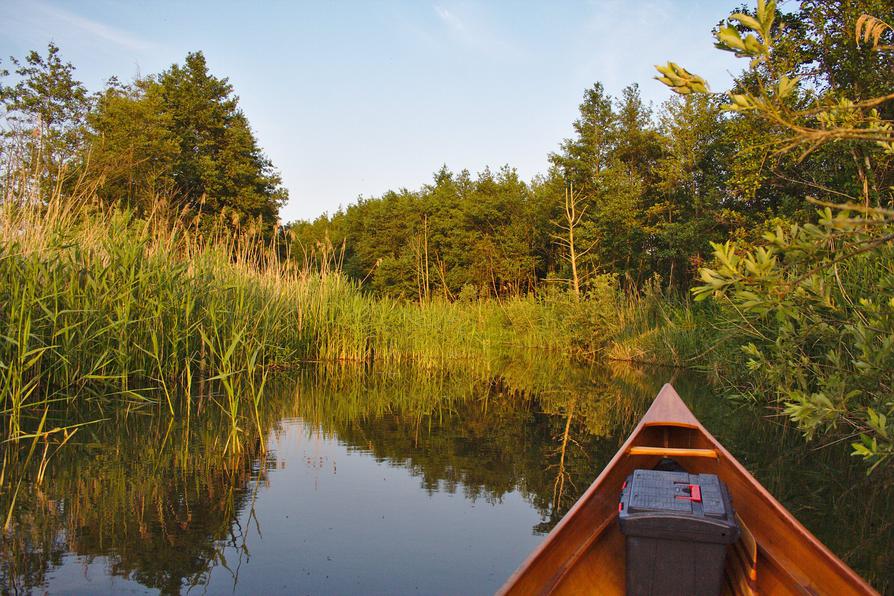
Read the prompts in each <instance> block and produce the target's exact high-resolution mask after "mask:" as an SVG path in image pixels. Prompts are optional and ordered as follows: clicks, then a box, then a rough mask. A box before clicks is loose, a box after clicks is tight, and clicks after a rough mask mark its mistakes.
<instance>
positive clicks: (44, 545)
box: [0, 362, 894, 594]
mask: <svg viewBox="0 0 894 596" xmlns="http://www.w3.org/2000/svg"><path fill="white" fill-rule="evenodd" d="M669 375H670V373H669V372H668V371H659V372H657V373H652V374H646V373H645V372H643V371H635V370H630V369H623V368H616V369H607V368H582V367H571V366H567V365H565V366H556V365H547V364H545V363H543V362H533V363H531V362H528V363H521V364H519V363H508V364H506V365H505V366H503V367H499V368H488V369H487V370H484V371H464V372H463V373H452V374H437V375H435V374H432V373H431V372H423V371H415V372H414V371H408V370H368V369H367V370H359V369H349V370H345V369H341V370H336V371H332V370H323V369H313V370H306V371H303V373H301V374H298V375H293V376H292V377H291V378H289V379H281V380H280V383H279V386H278V387H277V388H276V390H275V391H274V392H273V393H272V394H271V396H270V398H269V400H268V404H267V409H266V410H265V411H264V412H263V416H262V421H261V425H260V428H257V426H256V425H254V424H250V423H249V421H246V424H245V425H244V427H243V433H242V441H241V451H240V452H239V453H237V454H232V453H231V454H227V450H226V441H227V439H228V436H227V431H226V427H225V425H224V424H222V422H221V420H219V419H218V418H217V417H216V416H215V408H216V406H215V405H214V402H213V401H212V400H211V399H209V400H208V401H207V403H206V404H204V407H205V408H207V409H206V413H205V415H203V416H200V417H197V418H196V419H194V420H192V421H190V422H189V423H188V424H187V422H186V421H183V420H177V421H173V422H172V421H170V419H169V418H167V417H166V416H159V415H158V414H157V413H156V412H154V411H140V410H136V411H133V410H132V411H129V412H127V413H124V412H119V413H114V414H110V413H108V412H106V413H105V416H106V417H110V418H112V420H110V421H106V422H105V423H102V424H96V425H93V426H91V427H89V430H86V431H84V432H81V433H79V434H78V435H77V436H76V440H75V441H73V443H72V444H70V445H67V446H66V448H65V449H63V450H61V451H60V452H59V453H58V454H56V455H55V456H54V457H53V458H52V459H51V460H50V463H49V465H48V467H47V472H46V477H45V479H44V481H43V482H42V483H40V484H39V485H38V484H36V483H33V481H32V482H30V483H29V484H28V485H27V487H26V488H25V489H23V492H21V493H20V496H19V502H18V503H17V507H16V510H15V515H14V520H13V526H12V530H11V531H10V532H7V533H6V534H5V535H4V536H3V543H2V551H0V557H2V558H0V588H2V590H3V591H4V592H37V593H43V592H44V591H49V592H51V593H83V594H92V593H103V592H121V593H158V592H162V593H181V592H182V593H185V592H192V593H201V594H206V593H209V594H220V593H233V592H236V593H264V592H266V593H295V594H300V593H307V594H351V593H420V594H433V593H445V594H447V593H449V594H479V593H480V594H486V593H492V592H493V591H494V590H495V589H497V588H498V587H499V586H500V585H501V584H502V582H503V581H505V579H506V578H507V577H508V576H509V574H511V573H512V571H513V570H514V569H515V568H516V567H517V566H518V564H519V563H520V562H521V561H522V560H523V559H524V557H525V556H526V555H527V553H529V552H530V551H531V550H532V549H533V548H534V547H535V546H536V545H537V544H538V543H539V542H540V541H541V540H542V539H543V537H544V535H545V533H546V532H548V531H549V529H550V528H551V527H552V526H553V525H554V524H555V523H556V522H557V521H558V519H560V518H561V516H562V515H563V514H564V512H565V511H567V509H568V507H570V505H571V504H572V503H573V502H574V501H575V500H576V499H577V497H578V496H579V495H580V494H581V493H582V492H583V490H585V489H586V487H587V485H588V484H589V483H590V482H592V480H593V479H594V478H595V476H596V475H597V474H598V472H599V470H600V469H601V468H602V467H603V466H604V465H605V463H607V461H608V460H609V459H610V458H611V456H612V455H613V454H614V453H615V451H616V450H617V448H618V447H619V446H620V444H621V442H623V440H624V438H625V437H626V435H627V434H628V433H629V431H630V430H631V428H632V426H633V425H634V424H635V422H636V421H637V420H638V418H639V416H641V415H642V413H643V412H644V411H645V408H646V407H647V405H648V403H649V401H650V399H651V397H653V396H654V394H655V393H656V392H657V390H658V388H660V385H661V384H662V383H663V382H665V381H667V380H669ZM675 383H676V386H677V388H678V390H679V391H680V393H681V394H682V395H683V396H684V398H687V401H688V402H689V403H690V405H691V407H692V408H693V410H694V411H695V413H696V415H697V416H699V417H700V418H701V419H702V420H703V422H704V423H705V424H706V425H707V426H708V427H709V428H710V429H711V430H712V431H714V432H715V434H716V435H717V436H718V437H719V438H720V439H721V441H723V442H724V443H725V444H726V445H727V447H728V448H730V450H731V451H732V452H733V453H735V454H736V455H737V456H739V457H740V459H741V460H742V461H743V463H745V464H746V466H748V467H749V468H750V469H751V470H752V471H753V472H754V473H755V474H756V475H757V477H758V478H759V479H760V480H761V481H762V482H763V483H765V485H766V486H767V487H768V488H770V490H771V491H773V492H774V493H775V494H776V495H777V496H778V497H779V498H780V499H781V500H782V501H783V502H784V503H785V504H786V505H787V506H789V507H790V508H791V509H792V510H793V511H794V512H795V514H796V515H797V516H798V517H799V518H800V519H801V520H802V521H803V522H804V523H805V524H806V525H808V527H810V528H811V529H812V530H813V531H814V532H815V533H817V534H818V535H819V536H820V538H821V539H823V540H824V541H826V542H827V543H828V544H829V545H830V547H832V548H833V550H835V551H836V552H837V553H838V554H839V555H841V556H843V557H845V558H846V559H847V560H848V561H849V562H850V563H851V564H852V565H854V566H855V567H857V568H858V569H859V570H860V571H861V573H863V574H864V575H866V576H867V577H869V578H870V579H871V580H872V581H873V582H874V583H875V584H876V585H877V586H878V587H879V588H880V589H882V590H889V589H891V587H892V586H891V576H892V574H894V559H892V554H891V552H890V548H889V545H890V543H891V540H892V539H894V530H892V522H894V507H892V505H894V497H892V491H891V490H889V489H884V488H882V487H880V486H879V483H878V482H877V481H874V480H873V479H871V478H870V479H867V478H866V477H865V474H864V471H863V469H862V468H861V467H860V466H859V465H854V464H855V462H854V461H852V460H851V459H850V458H848V457H847V453H846V450H843V449H839V450H835V449H822V450H817V449H816V446H810V445H805V444H804V443H803V441H802V440H801V439H800V438H799V437H797V436H796V435H794V434H792V433H790V432H787V431H785V430H784V429H783V428H781V427H780V426H779V425H777V424H774V423H773V422H772V421H768V420H766V419H763V418H761V416H760V415H759V414H761V413H760V412H755V411H752V410H751V409H749V408H746V407H737V406H735V405H733V404H730V403H729V402H726V401H722V400H719V399H717V398H716V397H715V396H712V395H709V394H708V393H706V390H705V387H704V385H705V384H704V381H703V379H700V378H698V377H689V378H686V377H680V378H676V379H675ZM563 445H565V447H564V449H563ZM833 469H834V470H836V472H835V473H834V474H833V473H832V472H831V470H833ZM31 480H33V479H31ZM854 502H859V503H860V504H861V506H860V508H859V509H855V508H854V506H853V505H854Z"/></svg>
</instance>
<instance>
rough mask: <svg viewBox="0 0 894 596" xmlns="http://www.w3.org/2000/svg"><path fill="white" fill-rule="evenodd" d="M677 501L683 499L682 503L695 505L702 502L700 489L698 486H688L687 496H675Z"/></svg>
mask: <svg viewBox="0 0 894 596" xmlns="http://www.w3.org/2000/svg"><path fill="white" fill-rule="evenodd" d="M677 498H678V499H683V500H684V501H695V502H696V503H701V502H702V487H700V486H699V485H698V484H690V485H689V496H688V497H684V496H683V495H677Z"/></svg>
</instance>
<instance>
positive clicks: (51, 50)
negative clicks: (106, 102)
mask: <svg viewBox="0 0 894 596" xmlns="http://www.w3.org/2000/svg"><path fill="white" fill-rule="evenodd" d="M10 62H11V63H12V64H13V66H14V67H15V74H16V76H17V77H18V80H17V82H16V83H15V84H14V85H12V86H8V85H7V86H4V87H2V88H0V102H2V104H3V108H4V110H5V112H6V120H7V122H8V123H9V125H10V130H9V131H7V133H6V136H7V139H8V141H11V142H12V143H13V144H14V145H16V146H17V147H16V148H17V151H18V153H19V155H18V160H17V161H19V163H20V164H21V165H22V166H24V168H26V170H28V171H31V173H32V175H33V176H34V179H36V180H38V181H39V182H40V183H41V184H42V185H43V186H44V187H51V186H53V184H54V182H55V181H54V180H50V179H49V176H50V174H53V175H62V174H63V172H64V170H65V169H66V167H68V166H69V165H70V164H71V162H72V161H73V160H74V159H75V157H76V156H77V155H78V152H79V150H80V148H81V147H82V144H83V143H82V141H83V134H84V116H85V115H86V113H87V111H88V109H89V108H90V99H89V97H88V95H87V89H86V88H85V87H84V85H83V84H82V83H81V82H80V81H78V80H77V79H75V78H74V70H75V69H74V66H72V65H71V63H70V62H63V61H62V58H61V56H60V55H59V47H58V46H56V45H55V44H53V43H50V44H48V45H47V54H46V56H41V55H40V54H39V53H38V52H36V51H31V52H30V53H29V54H28V55H27V56H26V57H25V59H24V60H23V61H21V60H18V59H17V58H14V57H10Z"/></svg>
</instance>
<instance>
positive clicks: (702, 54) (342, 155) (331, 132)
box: [0, 0, 744, 221]
mask: <svg viewBox="0 0 894 596" xmlns="http://www.w3.org/2000/svg"><path fill="white" fill-rule="evenodd" d="M740 4H741V2H740V1H738V0H736V1H727V0H713V1H709V0H704V1H697V0H643V1H634V0H628V1H616V0H604V1H603V0H593V1H590V2H546V1H542V2H524V1H517V2H465V1H452V0H438V1H436V2H332V1H324V0H318V1H316V2H286V1H270V2H260V1H258V2H227V1H220V0H219V1H191V2H146V1H130V2H123V1H122V2H116V1H112V0H84V1H80V2H63V1H51V0H29V1H27V2H19V1H12V0H0V21H2V22H3V23H4V27H3V29H4V35H3V37H2V39H0V56H3V57H4V63H6V60H5V57H7V56H9V55H13V56H19V57H20V56H23V55H24V54H25V52H26V51H28V50H30V49H42V50H44V49H45V48H46V44H47V42H49V41H51V40H52V41H54V42H55V43H56V44H57V45H59V46H60V48H61V50H62V54H63V57H64V58H65V59H66V60H68V61H71V62H72V63H73V64H74V65H75V66H76V67H77V74H78V76H79V78H80V79H81V80H82V81H84V83H85V84H86V85H87V86H88V87H89V88H90V89H91V90H97V89H99V88H100V87H101V86H102V83H103V82H104V81H105V80H106V79H108V78H109V77H110V76H112V75H117V76H118V77H119V78H121V79H130V78H132V77H134V76H136V75H140V74H143V75H145V74H150V73H156V72H159V71H160V70H163V69H164V68H167V67H168V66H169V65H170V64H172V63H173V62H182V60H183V58H184V56H185V55H186V53H187V52H189V51H194V50H202V51H203V52H204V53H205V56H206V58H207V59H208V63H209V66H210V68H211V70H212V72H213V73H214V74H215V75H218V76H226V77H229V79H230V81H231V83H232V84H233V85H234V87H235V89H236V93H237V94H238V95H239V96H240V101H241V106H242V108H243V110H244V111H245V113H246V115H247V116H248V119H249V121H250V122H251V124H252V126H253V128H254V130H255V132H256V134H257V136H258V139H259V140H260V143H261V145H262V146H263V148H264V150H265V151H266V152H267V154H268V155H269V156H270V158H271V159H272V160H273V162H274V164H275V165H276V166H277V168H279V170H280V171H281V172H282V175H283V180H284V183H285V185H286V187H287V188H288V189H289V192H290V193H291V199H290V201H289V204H288V205H287V206H286V207H285V208H284V210H283V211H282V217H283V219H284V220H285V221H289V220H293V219H308V218H314V217H316V216H318V215H320V214H321V213H324V212H329V213H331V212H333V211H335V210H336V209H338V207H339V206H340V205H347V204H348V203H351V202H353V201H354V200H356V198H357V197H358V196H359V195H363V196H375V195H379V194H381V193H383V192H384V191H386V190H388V189H397V188H401V187H406V188H417V187H419V186H421V185H422V184H425V183H427V182H429V181H430V180H431V177H432V173H433V172H434V171H435V170H437V169H438V168H440V166H441V165H442V164H445V163H446V164H447V166H448V167H449V168H451V169H453V170H461V169H463V168H467V169H469V170H470V171H472V172H473V173H474V172H477V171H479V170H481V169H482V168H484V167H485V166H487V165H490V166H491V167H499V166H501V165H503V164H506V163H508V164H510V165H512V166H514V167H516V168H517V169H518V172H519V174H520V175H521V176H522V177H523V178H525V179H530V178H531V177H533V176H534V175H535V174H537V173H539V172H543V171H545V169H546V166H547V154H548V153H549V152H550V151H553V150H555V149H556V147H557V146H558V144H559V143H560V142H561V140H562V139H563V138H565V137H567V136H569V135H570V134H571V123H572V121H573V120H574V119H575V117H576V116H577V106H578V104H579V103H580V100H581V97H582V95H583V91H584V89H585V88H587V87H589V86H591V85H592V84H593V83H594V82H596V81H601V82H602V83H603V84H604V85H605V87H606V89H607V90H608V92H609V93H611V94H613V95H615V94H618V93H619V92H620V90H621V89H622V88H623V87H624V86H626V85H627V84H629V83H632V82H638V83H639V84H640V88H641V92H642V95H643V96H644V98H646V99H647V100H650V101H652V102H654V103H655V104H656V106H657V104H659V103H660V102H661V101H664V100H665V99H666V98H667V97H668V95H669V93H668V92H667V91H666V90H665V89H664V87H663V86H662V85H661V84H659V83H658V82H657V81H655V80H654V79H653V78H652V77H653V76H654V70H653V66H654V65H655V64H660V63H661V64H663V63H664V62H666V61H667V60H669V59H670V60H674V61H675V62H678V63H681V64H683V65H685V66H686V67H687V68H689V69H690V70H692V71H694V72H697V73H699V74H701V75H702V76H704V77H705V78H706V79H708V81H709V82H711V83H712V87H713V88H714V89H715V90H722V89H724V88H726V86H727V85H728V83H729V75H730V73H735V72H738V71H739V70H741V68H742V67H743V66H744V65H743V64H742V63H741V62H740V61H737V60H736V59H735V58H733V57H732V56H731V55H730V54H728V53H726V52H721V51H719V50H715V49H714V48H713V38H712V37H711V34H710V30H711V28H712V27H713V25H715V24H716V23H717V21H719V20H720V19H721V18H723V17H724V16H726V15H728V14H729V12H730V10H731V9H733V8H735V7H736V6H738V5H740Z"/></svg>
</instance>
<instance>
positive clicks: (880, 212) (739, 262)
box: [659, 0, 894, 469]
mask: <svg viewBox="0 0 894 596" xmlns="http://www.w3.org/2000/svg"><path fill="white" fill-rule="evenodd" d="M776 19H777V10H776V4H775V2H773V0H769V1H765V0H758V4H757V10H755V11H754V13H753V15H751V14H744V13H735V14H733V15H731V17H730V21H731V23H732V24H727V25H725V26H723V27H721V28H720V29H719V31H718V33H717V36H718V43H719V46H720V47H721V48H722V49H726V50H730V51H734V52H735V53H736V54H737V55H740V56H743V57H747V58H750V59H751V71H752V73H753V74H754V75H755V77H756V78H759V79H762V80H761V82H760V84H759V85H756V86H754V87H752V88H749V89H737V90H735V91H734V92H733V93H730V94H729V95H728V98H727V99H728V101H729V103H728V104H727V105H726V109H727V110H729V111H732V112H737V113H747V114H750V115H752V116H754V117H755V118H759V119H762V120H764V121H767V122H770V123H772V124H773V125H774V126H775V127H777V128H778V129H780V130H782V131H783V134H780V135H779V136H778V137H777V138H776V139H775V142H774V145H775V147H776V151H777V153H779V154H786V153H793V152H799V153H800V154H801V156H802V158H803V157H804V156H805V155H809V154H812V153H818V152H820V151H821V150H824V149H827V148H830V147H832V148H834V146H835V145H841V144H845V145H846V144H850V145H852V146H854V147H859V148H860V149H861V151H862V153H861V154H862V155H864V156H865V157H866V160H865V162H864V163H865V164H866V166H867V167H866V169H865V170H864V171H863V172H862V173H858V176H859V177H860V178H864V176H865V175H866V174H867V173H868V172H869V171H870V170H872V169H873V162H874V158H875V157H879V158H882V159H884V158H887V157H889V156H891V155H894V122H892V121H891V120H890V119H885V118H884V117H883V114H884V113H890V108H891V103H892V101H894V88H892V85H891V83H890V81H889V82H888V84H887V87H886V88H885V89H884V94H883V95H879V96H874V97H872V96H870V97H866V96H863V97H861V96H858V95H851V96H847V95H844V94H842V93H841V92H840V91H838V90H834V89H833V88H832V87H829V88H828V89H826V90H822V89H821V90H820V91H821V92H820V93H815V92H811V91H808V92H807V93H806V94H805V95H806V98H807V101H806V102H804V103H802V102H799V101H797V100H798V98H799V93H801V94H803V93H804V91H802V90H800V89H799V85H801V84H802V81H801V78H800V77H799V76H798V75H796V74H793V73H792V72H791V70H790V68H791V63H790V62H787V61H785V60H783V61H781V62H777V60H776V58H777V54H776V49H777V47H782V48H783V49H784V48H785V47H786V46H785V44H784V43H780V41H779V40H780V39H784V38H785V32H784V31H780V30H779V29H778V28H775V27H774V23H775V22H776ZM734 24H736V25H738V26H734ZM867 31H868V33H867ZM891 35H894V29H892V27H891V25H890V24H888V23H887V22H885V21H882V20H880V19H878V18H876V17H873V16H870V15H865V16H863V17H860V18H859V19H857V21H856V23H855V36H854V39H855V41H860V40H862V41H863V42H864V45H863V50H862V51H864V52H872V51H887V50H888V45H889V44H888V43H887V42H885V43H882V42H881V39H882V37H883V36H891ZM840 43H841V44H843V45H846V43H845V42H840ZM832 45H834V44H832ZM782 56H783V57H784V56H785V53H784V52H783V53H782ZM787 69H788V70H787ZM659 71H660V72H661V73H662V75H663V76H662V77H660V80H662V81H663V82H665V83H667V84H669V85H671V86H673V87H674V88H675V89H676V90H677V91H680V92H682V93H684V94H691V93H693V92H704V91H705V84H704V81H703V80H702V79H701V78H700V77H698V76H697V75H693V74H692V73H689V72H688V71H686V70H685V69H683V68H681V67H678V66H677V65H674V64H671V63H669V64H668V65H666V66H664V67H660V68H659ZM873 89H874V88H873V87H871V86H869V87H855V88H854V89H852V92H858V91H860V90H863V91H866V90H869V91H870V92H872V93H875V92H877V91H875V90H873ZM736 91H739V92H736ZM822 91H827V92H826V93H823V92H822ZM805 104H806V105H805ZM860 186H861V187H862V188H861V192H859V193H858V194H857V195H851V196H849V195H848V188H849V187H848V186H847V185H842V186H840V187H837V188H835V187H833V188H827V189H825V190H827V191H828V192H830V193H831V194H833V195H836V197H837V199H838V201H839V203H837V204H835V203H829V202H824V201H822V200H819V199H816V198H814V197H809V196H808V197H807V198H808V199H809V200H810V201H811V202H812V203H814V204H818V205H819V206H821V207H822V209H821V210H820V211H819V212H817V213H816V215H815V219H814V221H807V222H795V223H792V224H790V225H778V226H776V228H775V229H774V230H772V231H768V232H766V233H765V234H764V245H763V246H760V247H757V248H754V249H750V250H749V249H748V248H747V247H745V248H739V247H737V246H736V245H735V244H732V243H729V242H727V243H724V244H719V243H718V244H714V257H715V265H714V266H713V267H706V268H703V269H702V270H701V276H702V281H703V285H701V286H699V287H697V288H695V289H694V290H693V291H694V293H695V296H696V298H697V299H700V300H702V299H706V298H708V297H712V296H713V297H715V298H717V299H720V300H724V301H726V302H727V303H730V304H732V305H733V306H734V307H735V310H736V312H737V313H740V314H741V316H742V317H743V318H744V319H745V328H746V329H747V330H748V331H749V335H750V336H751V339H752V340H753V341H751V342H750V343H748V344H747V345H746V346H745V347H744V351H745V353H746V354H747V356H748V358H749V361H748V369H749V370H750V371H752V373H753V377H752V379H751V382H752V383H754V384H757V385H758V390H757V391H756V392H755V396H756V397H757V396H760V397H761V398H763V399H768V397H767V396H775V400H773V397H769V399H771V400H773V401H777V402H778V403H781V404H782V405H783V406H784V408H785V412H786V414H788V416H790V417H791V419H792V420H793V421H794V422H795V423H797V424H798V426H799V427H800V428H801V429H802V431H803V432H804V433H805V435H807V436H808V437H812V436H815V435H817V434H819V433H836V432H837V433H839V434H843V435H844V436H845V437H849V436H853V435H854V434H859V436H860V440H859V441H857V442H855V443H853V444H852V445H853V448H854V454H855V455H859V456H861V457H863V458H865V459H866V460H867V461H869V462H871V463H872V467H873V468H874V467H876V466H878V465H879V464H881V463H883V462H891V461H894V424H892V422H891V421H892V419H894V400H892V398H891V395H892V388H894V376H892V371H894V350H892V346H894V314H892V309H894V299H892V298H891V288H894V273H892V272H894V266H892V264H894V212H892V211H891V210H890V208H889V205H890V202H891V200H892V199H894V196H892V195H891V189H890V188H888V189H884V190H881V189H879V190H880V192H874V193H869V192H867V188H868V187H867V184H866V183H865V182H863V183H862V184H861V185H860ZM842 200H844V201H845V202H843V203H842V202H840V201H842ZM870 469H872V468H870Z"/></svg>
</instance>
